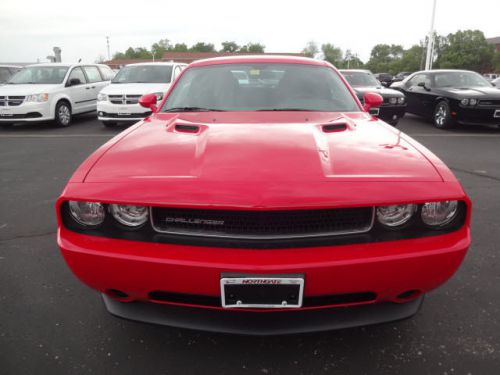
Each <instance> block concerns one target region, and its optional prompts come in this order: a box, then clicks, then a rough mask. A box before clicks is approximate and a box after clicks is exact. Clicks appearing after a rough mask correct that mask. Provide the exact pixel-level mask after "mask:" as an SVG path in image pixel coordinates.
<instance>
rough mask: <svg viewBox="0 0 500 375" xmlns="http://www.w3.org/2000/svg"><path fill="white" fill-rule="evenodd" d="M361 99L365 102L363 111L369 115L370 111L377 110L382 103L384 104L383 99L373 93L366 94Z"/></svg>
mask: <svg viewBox="0 0 500 375" xmlns="http://www.w3.org/2000/svg"><path fill="white" fill-rule="evenodd" d="M363 99H364V100H365V105H364V106H363V109H364V110H365V111H366V112H369V113H371V111H370V110H371V109H375V108H377V109H378V107H380V106H381V105H382V103H384V99H383V98H382V97H381V96H380V95H379V94H377V93H374V92H367V93H366V94H365V95H364V97H363Z"/></svg>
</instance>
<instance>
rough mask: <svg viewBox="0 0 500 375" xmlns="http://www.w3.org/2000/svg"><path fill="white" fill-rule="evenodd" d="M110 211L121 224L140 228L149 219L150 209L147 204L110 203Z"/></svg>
mask: <svg viewBox="0 0 500 375" xmlns="http://www.w3.org/2000/svg"><path fill="white" fill-rule="evenodd" d="M109 212H110V213H111V215H112V216H113V218H114V219H115V220H116V221H117V222H118V223H119V224H121V225H123V226H125V227H126V228H140V227H142V226H143V225H144V224H146V223H147V222H148V220H149V209H148V207H146V206H139V205H130V204H110V205H109Z"/></svg>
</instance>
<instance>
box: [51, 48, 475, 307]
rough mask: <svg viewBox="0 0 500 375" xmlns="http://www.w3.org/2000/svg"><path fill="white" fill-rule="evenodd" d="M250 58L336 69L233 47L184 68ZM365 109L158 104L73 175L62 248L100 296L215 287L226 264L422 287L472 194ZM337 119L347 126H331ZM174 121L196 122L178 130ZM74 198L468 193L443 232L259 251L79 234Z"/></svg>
mask: <svg viewBox="0 0 500 375" xmlns="http://www.w3.org/2000/svg"><path fill="white" fill-rule="evenodd" d="M242 62H243V63H246V62H248V63H291V64H311V65H320V66H329V67H331V66H330V65H329V64H328V63H325V62H322V61H315V60H310V59H300V58H292V57H285V58H283V57H280V58H277V57H239V58H221V59H213V60H205V61H200V62H196V63H193V64H191V65H190V67H188V68H187V69H186V70H185V71H184V72H183V73H182V74H185V72H186V71H187V70H188V69H190V68H191V67H195V66H204V65H211V64H232V63H242ZM331 69H334V68H333V67H331ZM337 74H338V73H337ZM342 80H343V78H342ZM177 82H178V81H177ZM344 83H345V81H344ZM174 86H175V83H174V85H172V87H171V89H170V90H172V89H173V87H174ZM351 94H352V96H353V99H354V100H355V101H356V102H357V103H358V105H359V107H360V109H362V106H361V104H360V103H359V101H358V100H357V99H356V95H355V94H354V93H353V92H352V90H351ZM166 97H168V94H167V96H166ZM164 100H165V99H164ZM377 100H378V99H377V98H376V97H371V102H374V103H376V102H377ZM143 102H144V103H147V105H155V103H154V102H152V101H151V100H150V99H148V98H146V100H144V101H143ZM158 107H159V108H161V104H160V105H159V106H158ZM367 110H369V108H367V107H365V109H364V110H363V111H361V112H353V113H331V112H330V113H324V112H197V113H153V115H151V117H150V118H147V119H145V120H144V121H142V122H140V123H138V124H136V125H134V126H133V127H131V128H129V129H127V130H126V131H124V132H123V133H120V134H119V135H117V136H116V137H114V138H113V139H112V140H110V141H109V142H107V143H106V144H104V145H103V146H102V147H101V148H99V149H98V150H97V151H96V152H95V153H93V154H92V155H91V156H90V157H89V158H88V159H87V160H86V161H85V162H84V163H82V165H81V166H80V167H79V168H78V169H77V170H76V172H75V173H74V175H73V176H72V177H71V179H70V181H69V183H68V184H67V186H66V188H65V189H64V191H63V193H62V194H61V197H60V198H59V200H58V202H57V215H58V227H59V228H58V244H59V247H60V249H61V251H62V254H63V256H64V258H65V260H66V262H67V263H68V265H69V266H70V268H71V269H72V271H73V272H74V273H75V275H77V276H78V278H79V279H80V280H81V281H82V282H84V283H85V284H87V285H88V286H90V287H91V288H93V289H95V290H98V291H100V292H103V293H105V292H106V291H108V290H110V289H115V290H120V291H124V292H126V294H127V297H126V298H122V300H123V301H148V302H152V303H165V302H164V301H154V300H152V299H151V298H150V296H149V293H150V292H151V291H153V290H165V291H170V292H175V293H186V294H193V295H207V296H215V297H217V296H220V286H219V281H220V277H221V274H222V273H227V272H232V273H241V274H260V275H266V274H304V275H305V279H306V282H305V290H304V296H321V295H329V294H342V293H355V292H363V291H367V290H369V291H373V292H375V293H376V300H374V301H369V303H374V302H382V301H391V302H398V303H399V302H403V301H402V300H401V298H398V296H399V295H400V294H401V293H403V292H405V291H408V290H416V291H418V293H425V292H428V291H430V290H432V289H434V288H436V287H438V286H439V285H441V284H443V283H444V282H445V281H446V280H447V279H449V278H450V277H451V276H452V275H453V274H454V272H455V271H456V270H457V269H458V267H459V265H460V263H461V262H462V260H463V258H464V256H465V254H466V251H467V249H468V247H469V244H470V229H469V228H470V207H471V203H470V200H469V198H468V197H467V195H466V194H465V192H464V190H463V189H462V187H461V186H460V184H459V183H458V181H457V180H456V179H455V177H454V176H453V174H452V173H451V172H450V171H449V169H448V168H447V167H446V166H445V165H444V164H443V163H442V162H441V161H440V160H439V159H438V158H437V157H436V156H434V155H433V154H432V153H431V152H430V151H429V150H427V149H426V148H425V147H423V146H422V145H420V144H419V143H418V142H416V141H415V140H413V139H411V138H410V137H408V136H407V135H405V134H404V133H401V132H400V131H398V130H397V129H395V128H393V127H391V126H389V125H387V124H385V123H383V122H382V121H380V120H377V119H376V118H374V117H372V116H370V115H369V114H368V113H367ZM332 121H333V122H332ZM331 123H342V124H345V125H346V126H345V129H343V130H341V131H333V132H328V131H326V130H325V129H323V126H324V125H325V124H331ZM178 124H191V125H197V126H198V130H196V131H195V132H192V131H188V132H184V131H179V130H176V125H178ZM68 200H84V201H97V202H104V203H122V204H135V205H145V206H164V207H188V208H200V207H203V208H216V209H231V210H236V209H245V210H257V211H266V210H282V209H311V208H345V207H363V206H381V205H390V204H402V203H415V204H417V203H424V202H429V201H441V200H461V201H463V202H465V204H466V207H467V212H466V218H465V224H464V225H463V226H462V227H461V228H460V229H458V230H456V231H453V232H451V233H446V234H442V235H434V236H430V237H422V238H412V239H404V240H393V241H383V242H377V243H363V244H347V245H335V246H317V247H304V248H300V247H299V248H286V249H266V250H262V249H260V250H257V249H252V248H247V249H233V248H216V247H206V246H204V247H201V246H194V245H178V244H177V245H176V244H165V243H152V242H147V243H145V242H140V241H133V240H125V239H112V238H106V237H96V236H89V235H85V234H82V233H76V232H74V231H72V230H70V229H68V228H66V227H65V226H64V225H63V220H62V218H61V205H62V203H63V202H65V201H68ZM115 297H116V296H115ZM412 297H414V296H412ZM116 298H118V297H116ZM170 303H172V304H183V305H191V304H189V303H179V302H170ZM191 306H193V307H197V308H200V306H197V305H191ZM325 307H331V306H321V307H320V308H325ZM204 308H207V309H216V310H217V309H222V307H213V306H205V307H204ZM313 308H314V307H313ZM318 308H319V307H318ZM302 309H311V307H303V308H302ZM254 311H260V312H265V311H267V310H265V309H263V310H254Z"/></svg>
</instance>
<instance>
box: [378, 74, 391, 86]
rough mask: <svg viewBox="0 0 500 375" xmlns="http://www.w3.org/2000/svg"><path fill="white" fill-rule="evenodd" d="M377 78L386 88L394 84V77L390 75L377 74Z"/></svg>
mask: <svg viewBox="0 0 500 375" xmlns="http://www.w3.org/2000/svg"><path fill="white" fill-rule="evenodd" d="M375 78H376V79H377V80H378V81H379V82H380V83H381V84H382V85H384V86H385V87H389V86H390V85H391V83H392V82H394V77H393V76H392V74H390V73H376V74H375Z"/></svg>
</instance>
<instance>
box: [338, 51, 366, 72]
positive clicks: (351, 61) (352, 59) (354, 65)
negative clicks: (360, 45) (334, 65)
mask: <svg viewBox="0 0 500 375" xmlns="http://www.w3.org/2000/svg"><path fill="white" fill-rule="evenodd" d="M363 65H364V64H363V61H361V59H360V58H359V56H358V54H356V53H353V52H352V51H351V50H350V49H348V50H347V51H345V55H344V59H343V60H342V64H341V66H338V68H343V69H361V68H362V67H363Z"/></svg>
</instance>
